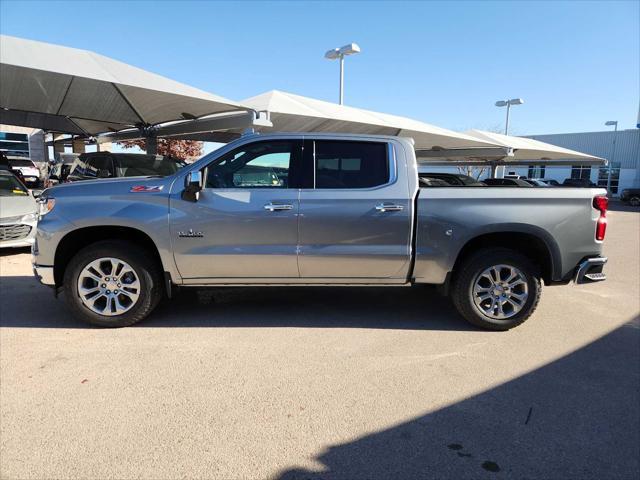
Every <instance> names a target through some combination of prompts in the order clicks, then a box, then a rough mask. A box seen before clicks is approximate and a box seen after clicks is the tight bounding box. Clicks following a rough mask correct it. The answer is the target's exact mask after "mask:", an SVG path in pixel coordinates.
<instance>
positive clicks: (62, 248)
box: [54, 225, 166, 286]
mask: <svg viewBox="0 0 640 480" xmlns="http://www.w3.org/2000/svg"><path fill="white" fill-rule="evenodd" d="M104 240H119V241H124V242H129V243H132V244H134V245H137V246H138V247H141V248H143V249H145V250H146V251H148V252H149V254H150V255H151V257H152V258H153V259H154V261H155V262H157V265H158V266H159V268H160V269H161V270H162V271H165V270H166V269H165V268H164V266H163V263H162V259H161V257H160V252H159V250H158V247H157V245H156V244H155V242H154V241H153V240H152V238H151V237H150V236H149V235H147V234H146V233H145V232H143V231H142V230H139V229H137V228H133V227H123V226H112V225H108V226H92V227H83V228H79V229H77V230H73V231H71V232H69V233H67V234H66V235H65V236H64V237H62V239H61V240H60V242H59V243H58V246H57V248H56V253H55V258H54V279H55V283H56V286H60V285H62V283H63V279H64V274H65V270H66V269H67V266H68V265H69V262H70V261H71V259H72V258H73V257H74V255H75V254H76V253H78V252H79V251H80V250H81V249H83V248H84V247H87V246H89V245H91V244H93V243H97V242H101V241H104Z"/></svg>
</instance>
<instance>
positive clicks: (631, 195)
mask: <svg viewBox="0 0 640 480" xmlns="http://www.w3.org/2000/svg"><path fill="white" fill-rule="evenodd" d="M620 200H622V201H623V202H625V203H628V204H629V205H631V206H632V207H640V188H625V189H624V190H623V191H622V193H620Z"/></svg>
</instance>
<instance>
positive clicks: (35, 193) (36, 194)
mask: <svg viewBox="0 0 640 480" xmlns="http://www.w3.org/2000/svg"><path fill="white" fill-rule="evenodd" d="M31 195H33V198H40V195H42V190H31Z"/></svg>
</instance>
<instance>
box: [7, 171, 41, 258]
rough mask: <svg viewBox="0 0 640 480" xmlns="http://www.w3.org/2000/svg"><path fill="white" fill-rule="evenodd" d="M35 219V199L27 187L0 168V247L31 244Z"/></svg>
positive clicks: (34, 231)
mask: <svg viewBox="0 0 640 480" xmlns="http://www.w3.org/2000/svg"><path fill="white" fill-rule="evenodd" d="M37 221H38V216H37V205H36V201H35V199H34V198H33V196H32V195H31V194H30V193H29V190H28V189H27V187H26V186H25V185H24V184H23V183H22V182H20V180H18V178H17V177H16V176H15V175H14V174H13V173H11V172H9V171H6V170H0V248H4V247H28V246H31V244H32V243H33V241H34V238H35V234H36V223H37Z"/></svg>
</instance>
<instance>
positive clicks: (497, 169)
mask: <svg viewBox="0 0 640 480" xmlns="http://www.w3.org/2000/svg"><path fill="white" fill-rule="evenodd" d="M510 110H511V103H509V102H507V120H506V121H505V122H504V134H505V135H508V134H509V111H510ZM505 168H507V167H506V166H505V165H495V166H493V167H491V176H492V177H493V178H504V170H505Z"/></svg>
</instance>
